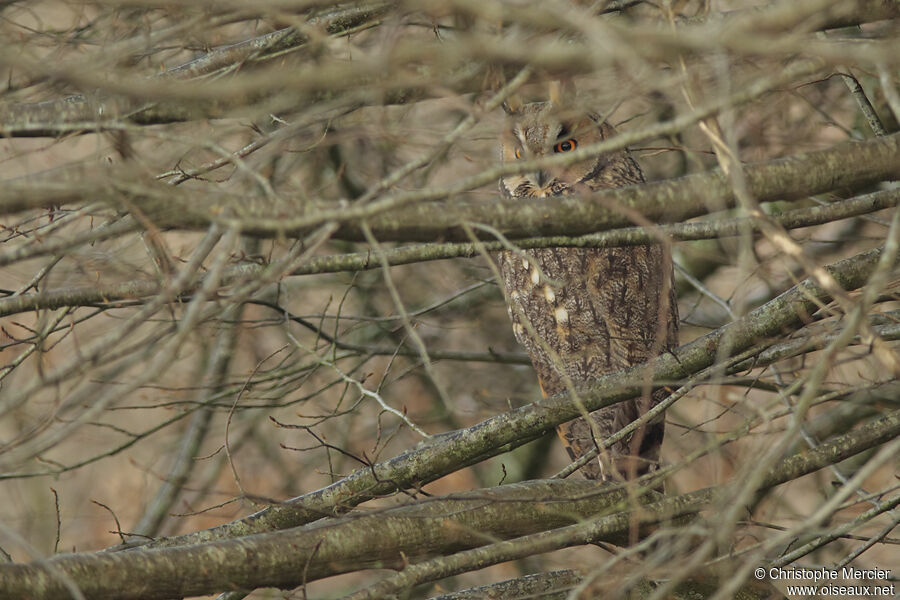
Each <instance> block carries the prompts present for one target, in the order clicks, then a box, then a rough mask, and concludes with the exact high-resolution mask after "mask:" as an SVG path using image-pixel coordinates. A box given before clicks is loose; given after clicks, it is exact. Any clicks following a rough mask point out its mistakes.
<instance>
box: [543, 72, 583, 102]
mask: <svg viewBox="0 0 900 600" xmlns="http://www.w3.org/2000/svg"><path fill="white" fill-rule="evenodd" d="M547 87H548V89H547V97H548V98H549V99H550V102H552V103H553V106H556V107H557V108H570V107H573V106H575V104H576V103H575V94H576V90H575V81H574V80H573V79H572V78H571V77H563V78H562V79H554V80H553V81H551V82H550V83H549V84H548V86H547Z"/></svg>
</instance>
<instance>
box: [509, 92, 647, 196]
mask: <svg viewBox="0 0 900 600" xmlns="http://www.w3.org/2000/svg"><path fill="white" fill-rule="evenodd" d="M509 112H510V116H511V117H512V125H513V126H512V128H511V129H510V130H508V131H507V132H506V134H505V135H504V137H503V143H502V146H501V159H502V160H503V162H512V161H515V160H523V159H529V158H539V157H541V156H548V155H552V154H559V153H566V152H572V151H573V150H575V149H576V148H578V147H579V146H586V145H588V144H593V143H595V142H600V141H602V140H605V139H607V138H609V137H611V136H613V135H615V129H613V127H612V126H611V125H609V124H608V123H606V121H605V120H604V119H603V118H602V117H600V116H599V115H596V114H584V113H574V114H573V113H571V112H569V111H565V110H560V109H559V108H557V107H556V106H555V105H554V104H553V103H552V102H533V103H530V104H524V105H522V106H521V107H518V108H516V109H515V110H510V111H509ZM631 171H634V174H633V177H630V176H629V175H630V172H631ZM640 181H642V177H641V175H640V169H639V168H638V167H637V165H636V164H635V163H634V161H633V160H632V159H631V157H630V156H628V152H627V151H626V150H622V151H619V152H613V153H610V154H604V155H599V156H594V157H590V158H587V159H585V160H581V161H578V162H576V163H574V164H572V165H569V166H566V167H548V168H546V169H540V170H538V171H534V172H531V173H524V174H521V175H508V176H505V177H503V178H501V180H500V188H501V191H503V193H504V194H508V195H509V196H512V197H514V198H521V197H529V196H537V197H540V198H543V197H545V196H559V195H562V194H569V193H573V192H575V191H578V190H579V189H584V190H588V189H599V188H608V187H618V186H621V185H626V184H629V183H639V182H640Z"/></svg>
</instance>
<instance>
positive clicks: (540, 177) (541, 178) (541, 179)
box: [534, 170, 553, 188]
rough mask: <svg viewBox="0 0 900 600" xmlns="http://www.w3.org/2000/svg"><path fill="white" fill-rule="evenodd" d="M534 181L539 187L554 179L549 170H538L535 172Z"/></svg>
mask: <svg viewBox="0 0 900 600" xmlns="http://www.w3.org/2000/svg"><path fill="white" fill-rule="evenodd" d="M534 175H535V177H534V182H535V183H536V184H537V186H538V187H539V188H543V187H544V186H545V185H547V184H548V183H550V180H551V179H553V175H551V174H550V173H548V172H547V171H543V170H541V171H538V172H537V173H535V174H534Z"/></svg>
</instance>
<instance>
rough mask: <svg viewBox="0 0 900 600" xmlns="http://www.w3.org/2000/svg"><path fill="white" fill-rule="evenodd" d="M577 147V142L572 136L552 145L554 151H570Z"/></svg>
mask: <svg viewBox="0 0 900 600" xmlns="http://www.w3.org/2000/svg"><path fill="white" fill-rule="evenodd" d="M577 147H578V142H577V141H575V139H574V138H570V139H568V140H566V141H564V142H560V143H558V144H557V145H555V146H553V151H554V152H571V151H572V150H574V149H575V148H577Z"/></svg>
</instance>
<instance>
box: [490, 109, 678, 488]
mask: <svg viewBox="0 0 900 600" xmlns="http://www.w3.org/2000/svg"><path fill="white" fill-rule="evenodd" d="M512 114H513V117H514V118H513V128H512V130H511V131H508V132H507V133H506V135H505V137H504V142H503V146H502V159H503V161H504V162H509V161H514V160H517V159H524V158H538V157H541V156H546V155H549V154H553V153H565V152H571V151H573V150H575V149H576V148H577V147H579V146H585V145H587V144H591V143H595V142H598V141H601V140H603V139H606V138H608V137H610V136H613V135H615V130H614V129H613V127H612V126H611V125H609V124H608V123H606V122H605V120H604V119H602V118H601V117H599V116H597V115H593V114H588V115H585V114H583V113H582V114H578V115H576V116H574V117H573V118H566V115H565V113H564V112H562V111H560V110H559V109H558V108H557V107H555V106H554V105H553V104H552V103H550V102H537V103H532V104H525V105H524V106H522V107H521V108H519V109H518V110H516V111H514V112H513V113H512ZM643 181H644V177H643V174H642V172H641V169H640V167H639V166H638V164H637V163H636V162H635V161H634V159H633V158H632V157H631V155H630V153H629V152H628V151H627V150H622V151H618V152H612V153H609V154H603V155H599V156H594V157H591V158H588V159H586V160H582V161H579V162H576V163H575V164H573V165H571V166H567V167H561V168H558V169H552V168H550V169H545V170H538V171H536V172H533V173H526V174H523V175H510V176H507V177H504V178H502V179H501V181H500V189H501V192H502V193H503V194H504V195H506V196H508V197H512V198H522V197H532V196H537V197H547V196H559V195H564V194H572V193H585V192H589V191H591V190H598V189H604V188H613V187H619V186H624V185H630V184H637V183H642V182H643ZM497 258H498V263H499V266H500V272H501V275H502V278H503V287H504V290H505V294H506V299H507V306H508V308H509V314H510V318H511V319H512V322H513V332H514V333H515V336H516V339H517V340H518V341H519V343H520V344H522V345H523V346H524V347H525V349H526V350H527V351H528V354H529V356H530V357H531V362H532V364H533V365H534V368H535V371H537V375H538V380H539V383H540V385H541V390H542V392H543V393H544V394H545V395H547V396H549V395H553V394H557V393H559V392H562V391H565V390H566V389H567V387H568V384H567V381H568V382H569V383H570V384H571V385H572V386H573V387H574V388H575V389H577V388H579V387H582V386H584V385H585V384H586V383H588V382H590V380H591V379H594V378H597V377H599V376H601V375H603V374H605V373H608V372H610V371H615V370H618V369H622V368H625V367H628V366H632V365H635V364H637V363H641V362H643V361H645V360H647V359H648V358H650V357H652V356H654V355H657V354H660V353H662V352H664V351H665V350H667V349H670V348H673V347H675V346H676V345H677V337H678V309H677V305H676V302H675V294H674V288H673V286H672V273H673V271H672V262H671V259H670V257H669V255H668V253H666V252H665V251H664V249H663V247H662V246H661V245H658V244H657V245H647V246H631V247H621V248H572V247H559V248H540V249H529V250H521V251H511V250H510V251H503V252H500V253H499V254H498V257H497ZM660 394H662V396H663V397H664V395H665V392H664V391H662V390H657V391H656V392H655V393H653V394H652V395H651V396H650V397H645V398H643V399H640V398H636V399H633V400H629V401H626V402H622V403H619V404H616V405H613V406H610V407H607V408H602V409H600V410H597V411H594V412H593V413H591V414H590V419H591V421H592V422H593V427H592V426H591V424H590V423H588V422H587V421H586V420H585V418H584V417H579V418H577V419H575V420H573V421H570V422H568V423H564V424H562V425H560V426H559V428H558V433H559V435H560V437H561V438H562V440H563V443H564V444H565V446H566V449H567V450H568V452H569V455H570V456H571V457H572V459H576V458H578V457H580V456H582V455H584V454H585V453H586V452H588V451H589V450H591V449H593V448H595V447H597V446H598V443H599V442H602V440H603V439H604V438H606V437H608V436H610V435H612V434H613V433H615V432H616V431H618V430H619V429H621V428H622V427H624V426H625V425H627V424H628V423H630V422H631V421H633V420H635V419H636V418H638V416H639V415H640V414H643V413H644V412H646V410H648V409H649V408H650V407H651V406H653V405H655V404H656V403H657V402H659V401H660V399H661V396H660ZM663 428H664V422H663V420H661V419H657V420H656V421H655V422H652V423H651V424H650V425H648V426H646V427H644V428H642V429H641V430H637V431H636V432H635V433H634V434H633V435H632V436H630V437H629V438H627V439H623V440H621V441H620V442H618V443H616V444H614V445H612V446H611V447H610V448H609V449H608V451H604V452H601V453H600V458H599V459H598V460H593V461H591V462H590V463H588V464H587V465H585V466H584V467H583V468H582V473H583V475H584V476H585V477H587V478H589V479H600V480H611V479H618V478H621V477H625V478H633V477H635V476H638V475H641V474H643V473H646V472H647V471H649V470H653V469H655V468H656V466H657V465H658V461H659V450H660V446H661V445H662V437H663ZM595 434H596V436H598V437H595Z"/></svg>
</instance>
